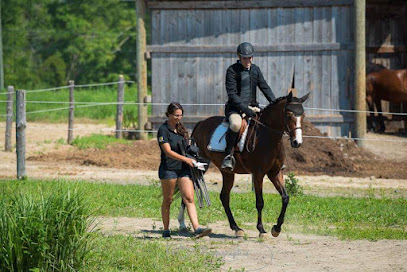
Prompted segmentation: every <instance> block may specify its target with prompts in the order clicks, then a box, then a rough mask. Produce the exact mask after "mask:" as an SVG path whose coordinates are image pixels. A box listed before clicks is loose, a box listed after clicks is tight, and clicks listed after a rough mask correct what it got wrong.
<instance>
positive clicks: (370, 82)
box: [366, 64, 407, 132]
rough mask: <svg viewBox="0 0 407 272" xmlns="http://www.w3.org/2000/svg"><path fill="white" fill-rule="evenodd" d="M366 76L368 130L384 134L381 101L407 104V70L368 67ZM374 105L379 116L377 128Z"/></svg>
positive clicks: (380, 66) (376, 66) (377, 65)
mask: <svg viewBox="0 0 407 272" xmlns="http://www.w3.org/2000/svg"><path fill="white" fill-rule="evenodd" d="M368 67H370V68H369V69H370V71H369V69H368V71H367V75H366V102H367V104H368V106H369V111H370V117H371V121H370V122H369V123H368V129H369V130H373V131H375V132H384V131H385V129H386V127H385V125H384V121H383V115H382V113H381V111H382V105H381V100H385V101H389V102H392V103H403V102H407V69H402V70H390V69H387V68H385V67H384V66H382V65H379V64H376V65H375V64H373V65H369V66H368ZM374 105H376V109H377V111H378V115H379V118H378V120H379V127H377V120H376V117H375V114H374Z"/></svg>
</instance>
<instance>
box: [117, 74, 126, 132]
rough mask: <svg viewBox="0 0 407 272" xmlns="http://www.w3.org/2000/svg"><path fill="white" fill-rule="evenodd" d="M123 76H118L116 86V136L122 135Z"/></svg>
mask: <svg viewBox="0 0 407 272" xmlns="http://www.w3.org/2000/svg"><path fill="white" fill-rule="evenodd" d="M124 82H125V81H124V76H122V75H120V76H119V84H118V88H117V110H116V138H117V139H121V138H122V137H123V101H124Z"/></svg>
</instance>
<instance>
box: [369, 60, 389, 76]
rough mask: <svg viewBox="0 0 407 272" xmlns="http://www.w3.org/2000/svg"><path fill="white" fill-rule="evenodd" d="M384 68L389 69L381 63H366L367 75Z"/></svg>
mask: <svg viewBox="0 0 407 272" xmlns="http://www.w3.org/2000/svg"><path fill="white" fill-rule="evenodd" d="M384 69H387V68H386V67H385V66H383V65H381V64H377V63H374V62H369V63H367V64H366V75H367V74H370V73H374V72H379V71H381V70H384Z"/></svg>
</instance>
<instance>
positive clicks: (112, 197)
mask: <svg viewBox="0 0 407 272" xmlns="http://www.w3.org/2000/svg"><path fill="white" fill-rule="evenodd" d="M55 183H57V184H60V186H70V185H71V184H75V185H76V186H77V187H78V190H80V191H81V192H82V193H83V194H84V195H86V196H87V198H88V202H89V205H90V208H91V209H92V210H97V213H96V214H97V215H104V216H127V217H144V218H157V219H159V218H160V216H161V215H160V205H161V199H160V197H159V196H160V193H161V188H160V187H159V185H156V186H141V185H114V184H105V183H89V182H74V183H73V182H62V181H31V180H28V181H19V182H16V181H11V180H9V181H2V182H0V192H3V194H11V195H12V194H13V192H14V191H15V190H19V189H21V188H24V190H25V191H27V192H32V193H35V192H38V191H40V190H42V191H47V190H49V189H48V188H49V187H52V184H55ZM210 197H211V201H212V206H211V207H209V208H205V209H200V210H198V213H199V218H200V221H201V223H202V224H209V223H211V222H216V221H219V220H222V221H225V220H226V215H225V213H224V211H223V207H222V205H221V203H220V200H219V196H218V194H216V193H212V192H211V193H210ZM264 202H265V209H264V210H263V222H265V223H266V226H267V225H269V227H270V228H271V224H275V222H276V219H277V217H278V214H279V211H280V208H281V198H280V197H279V196H278V195H275V194H265V195H264ZM406 205H407V200H406V199H404V198H391V199H390V198H381V199H377V198H372V197H364V198H351V197H318V196H307V195H304V196H297V197H291V199H290V204H289V207H288V209H287V213H286V220H285V224H284V225H283V229H284V228H285V230H287V229H288V230H290V229H291V230H293V231H294V230H295V231H301V232H305V233H313V234H318V235H332V236H337V237H340V238H342V239H370V240H377V239H407V231H406V226H407V210H406V208H405V207H406ZM178 207H179V200H176V201H174V205H172V209H171V214H172V216H173V217H175V216H176V215H177V213H178ZM231 208H232V211H233V214H234V216H235V219H236V221H237V223H238V224H240V225H243V224H244V223H245V222H246V223H255V222H256V220H257V212H256V209H255V197H254V195H253V193H234V194H232V197H231ZM253 228H254V226H253Z"/></svg>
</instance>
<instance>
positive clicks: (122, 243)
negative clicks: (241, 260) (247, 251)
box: [83, 234, 222, 271]
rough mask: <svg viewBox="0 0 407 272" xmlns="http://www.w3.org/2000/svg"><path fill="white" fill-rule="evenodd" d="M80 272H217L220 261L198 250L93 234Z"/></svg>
mask: <svg viewBox="0 0 407 272" xmlns="http://www.w3.org/2000/svg"><path fill="white" fill-rule="evenodd" d="M92 245H93V246H92V248H93V250H92V253H91V256H90V258H89V261H88V263H87V264H86V266H85V267H84V269H83V271H219V268H220V266H221V265H222V260H221V258H220V257H217V256H215V255H213V254H211V253H210V252H209V250H208V251H206V250H205V248H204V247H199V246H191V247H188V246H183V247H180V246H179V245H177V244H174V243H171V242H169V241H162V240H161V239H157V240H146V239H141V238H135V237H132V236H123V235H115V236H103V235H100V234H96V238H95V239H94V241H93V244H92Z"/></svg>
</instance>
